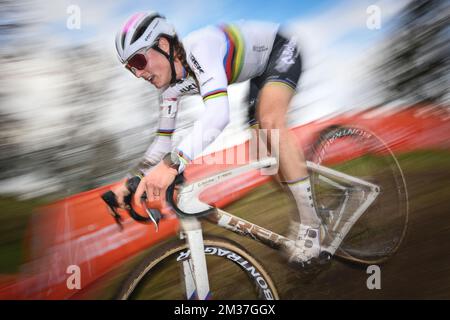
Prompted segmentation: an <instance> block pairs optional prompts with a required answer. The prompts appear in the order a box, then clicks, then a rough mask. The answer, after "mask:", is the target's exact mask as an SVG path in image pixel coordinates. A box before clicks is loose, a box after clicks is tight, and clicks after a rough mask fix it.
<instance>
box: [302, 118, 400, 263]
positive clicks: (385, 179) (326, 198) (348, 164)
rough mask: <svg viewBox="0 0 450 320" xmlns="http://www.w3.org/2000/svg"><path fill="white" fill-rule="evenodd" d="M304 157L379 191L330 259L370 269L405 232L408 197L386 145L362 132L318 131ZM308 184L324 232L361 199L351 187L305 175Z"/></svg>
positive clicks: (395, 246) (343, 128)
mask: <svg viewBox="0 0 450 320" xmlns="http://www.w3.org/2000/svg"><path fill="white" fill-rule="evenodd" d="M310 158H311V161H312V162H314V163H317V164H320V165H322V166H325V167H329V168H331V169H334V170H336V171H339V172H342V173H345V174H347V175H349V176H353V177H357V178H360V179H362V180H365V181H367V182H370V183H373V184H375V185H377V186H379V187H380V193H379V195H378V197H377V198H376V200H375V202H373V203H372V204H371V205H370V206H369V207H368V208H367V209H366V210H365V212H364V213H363V214H362V216H361V217H360V218H359V219H358V220H357V221H356V223H355V224H354V225H353V227H352V228H351V229H350V232H349V233H348V234H347V236H346V237H345V238H344V240H343V242H342V243H341V246H340V248H339V250H338V251H337V252H336V255H338V256H340V257H342V258H344V259H346V260H350V261H353V262H358V263H363V264H374V263H381V262H383V261H385V260H386V259H387V258H389V257H390V256H391V255H392V254H394V253H395V252H396V251H397V249H398V248H399V246H400V244H401V242H402V240H403V238H404V237H405V233H406V228H407V224H408V197H407V191H406V183H405V179H404V177H403V173H402V170H401V168H400V165H399V163H398V162H397V159H396V157H395V155H394V154H393V153H392V151H391V150H390V148H389V147H388V146H387V145H386V143H385V142H383V141H382V140H381V139H380V138H379V137H377V136H376V135H375V134H374V133H372V132H370V131H368V130H366V129H363V128H359V127H353V126H352V127H350V126H335V127H330V128H329V129H328V130H325V131H324V132H322V134H321V136H320V137H319V139H318V140H317V141H316V143H315V144H314V145H313V147H312V152H311V155H310ZM311 184H312V189H313V193H314V200H315V203H316V208H317V211H318V213H319V215H320V217H321V219H322V222H323V223H324V225H325V228H326V229H327V230H333V229H335V228H336V226H337V224H338V223H342V221H344V220H345V219H346V217H348V215H349V214H351V213H352V210H354V208H356V207H357V206H358V205H360V203H361V200H362V198H363V197H364V196H365V195H366V194H367V193H364V191H362V192H361V191H360V190H357V188H355V187H354V186H352V185H348V186H345V188H342V185H338V184H333V182H330V180H327V179H326V177H323V176H321V175H320V174H318V173H317V172H312V173H311ZM353 212H354V211H353Z"/></svg>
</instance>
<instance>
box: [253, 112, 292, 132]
mask: <svg viewBox="0 0 450 320" xmlns="http://www.w3.org/2000/svg"><path fill="white" fill-rule="evenodd" d="M259 126H260V128H261V129H267V130H273V129H280V130H283V129H285V128H286V121H285V119H284V115H283V116H278V115H273V114H269V115H261V116H260V117H259Z"/></svg>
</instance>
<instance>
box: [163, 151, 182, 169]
mask: <svg viewBox="0 0 450 320" xmlns="http://www.w3.org/2000/svg"><path fill="white" fill-rule="evenodd" d="M162 160H163V162H164V164H165V165H167V166H168V167H169V168H172V169H175V170H177V171H178V169H179V168H180V165H181V161H180V158H179V157H178V153H177V152H168V153H166V154H165V155H164V157H163V158H162Z"/></svg>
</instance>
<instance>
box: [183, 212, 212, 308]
mask: <svg viewBox="0 0 450 320" xmlns="http://www.w3.org/2000/svg"><path fill="white" fill-rule="evenodd" d="M180 223H181V228H182V230H183V232H182V237H183V238H186V241H187V243H188V248H189V249H188V250H189V255H190V259H186V260H184V261H183V276H184V283H185V289H186V297H187V299H189V300H192V299H198V300H208V299H209V298H210V289H209V279H208V270H207V266H206V256H205V247H204V242H203V234H202V226H201V223H200V221H199V220H198V219H196V218H191V217H189V218H182V219H180Z"/></svg>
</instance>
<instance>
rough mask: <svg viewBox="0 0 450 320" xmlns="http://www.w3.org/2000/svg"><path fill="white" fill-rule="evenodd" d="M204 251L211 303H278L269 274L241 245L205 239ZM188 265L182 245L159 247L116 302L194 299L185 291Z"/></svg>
mask: <svg viewBox="0 0 450 320" xmlns="http://www.w3.org/2000/svg"><path fill="white" fill-rule="evenodd" d="M204 247H205V255H206V263H207V268H208V277H209V285H210V290H211V295H210V298H211V299H220V300H224V299H263V300H274V299H279V296H278V292H277V290H276V288H275V285H274V283H273V281H272V279H271V278H270V276H269V274H268V273H267V272H266V270H264V268H263V266H262V265H261V264H260V263H259V262H258V261H257V260H256V259H255V258H253V257H252V256H251V255H250V254H249V253H248V252H247V251H246V250H245V249H243V248H242V247H241V246H240V245H238V244H236V243H234V242H233V241H230V240H227V239H222V238H216V237H205V239H204ZM189 262H190V252H189V249H188V245H187V243H186V242H185V241H182V240H176V241H171V242H168V243H166V244H165V245H162V246H161V247H159V248H157V249H156V250H153V251H152V252H151V253H150V255H148V256H147V257H146V259H145V260H144V261H143V262H142V263H141V264H140V265H139V267H137V268H136V269H135V270H134V271H133V272H132V273H131V274H130V276H129V277H128V279H127V280H126V281H125V282H124V284H123V286H122V288H121V290H120V292H119V294H118V295H117V299H121V300H128V299H130V300H142V299H145V300H150V299H151V300H153V299H169V300H178V299H195V292H194V293H193V292H190V291H189V290H188V289H187V287H189V286H190V284H189V282H190V279H189V277H187V276H186V272H185V271H186V270H185V268H189V266H190V263H189ZM187 282H188V283H187ZM191 285H192V283H191Z"/></svg>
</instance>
